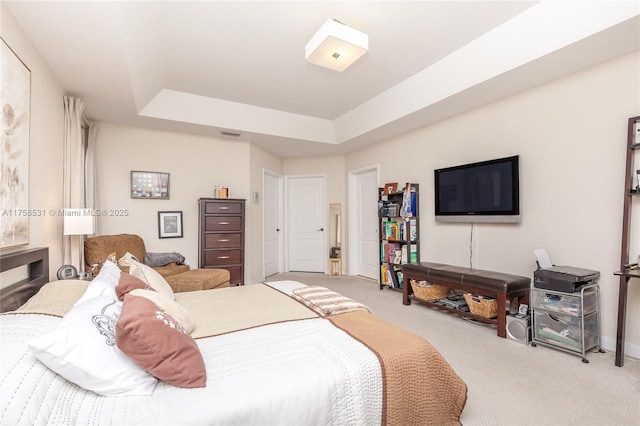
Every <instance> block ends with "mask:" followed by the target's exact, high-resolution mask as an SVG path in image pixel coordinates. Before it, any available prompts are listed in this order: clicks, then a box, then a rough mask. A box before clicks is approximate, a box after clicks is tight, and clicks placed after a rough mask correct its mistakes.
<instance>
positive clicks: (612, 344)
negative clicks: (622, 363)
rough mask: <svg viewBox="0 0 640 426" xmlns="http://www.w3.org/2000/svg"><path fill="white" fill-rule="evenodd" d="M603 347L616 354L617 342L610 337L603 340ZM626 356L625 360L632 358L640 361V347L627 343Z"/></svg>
mask: <svg viewBox="0 0 640 426" xmlns="http://www.w3.org/2000/svg"><path fill="white" fill-rule="evenodd" d="M601 346H602V349H605V350H607V351H611V352H614V353H615V351H616V340H615V339H612V338H610V337H603V338H602V339H601ZM624 356H625V358H626V357H630V358H635V359H640V345H636V344H632V343H625V345H624Z"/></svg>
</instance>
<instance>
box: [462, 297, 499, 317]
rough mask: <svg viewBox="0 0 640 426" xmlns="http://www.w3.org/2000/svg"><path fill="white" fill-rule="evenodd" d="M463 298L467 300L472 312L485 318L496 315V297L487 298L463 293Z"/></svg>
mask: <svg viewBox="0 0 640 426" xmlns="http://www.w3.org/2000/svg"><path fill="white" fill-rule="evenodd" d="M464 300H465V301H466V302H467V305H468V306H469V310H470V311H471V313H472V314H476V315H480V316H481V317H485V318H495V317H497V316H498V301H497V300H496V299H489V298H487V297H484V296H480V295H479V294H471V293H465V294H464Z"/></svg>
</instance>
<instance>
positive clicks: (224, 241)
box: [218, 239, 229, 243]
mask: <svg viewBox="0 0 640 426" xmlns="http://www.w3.org/2000/svg"><path fill="white" fill-rule="evenodd" d="M227 241H229V240H228V239H226V240H218V242H219V243H226V242H227Z"/></svg>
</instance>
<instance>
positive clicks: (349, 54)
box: [304, 19, 369, 71]
mask: <svg viewBox="0 0 640 426" xmlns="http://www.w3.org/2000/svg"><path fill="white" fill-rule="evenodd" d="M368 49H369V36H368V35H366V34H365V33H361V32H360V31H358V30H354V29H353V28H350V27H348V26H346V25H345V24H343V23H342V22H340V21H336V20H335V19H328V20H327V22H325V23H324V25H322V27H320V29H319V30H318V32H317V33H315V35H314V36H313V37H311V40H309V43H307V45H306V46H305V48H304V53H305V58H306V59H307V61H309V62H311V63H312V64H316V65H320V66H322V67H326V68H330V69H332V70H334V71H344V70H345V69H347V67H349V66H350V65H351V64H353V63H354V62H355V61H357V60H358V59H359V58H360V57H361V56H362V55H364V54H365V53H366V52H367V50H368Z"/></svg>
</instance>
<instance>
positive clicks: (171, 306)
mask: <svg viewBox="0 0 640 426" xmlns="http://www.w3.org/2000/svg"><path fill="white" fill-rule="evenodd" d="M129 294H130V295H132V296H138V297H144V298H145V299H148V300H150V301H152V302H153V303H155V304H156V306H158V307H159V308H162V309H163V310H164V311H165V312H166V313H167V314H169V315H171V316H172V317H173V319H174V320H176V321H177V323H178V324H180V325H181V326H182V328H184V329H185V330H186V331H187V333H191V332H192V331H193V329H194V327H195V323H194V322H193V318H191V314H190V313H189V311H187V309H186V308H185V307H184V306H182V305H181V304H179V303H178V302H176V301H175V300H172V299H171V298H170V297H167V296H165V295H164V294H162V293H158V292H157V291H154V290H145V289H141V288H137V289H135V290H131V291H130V292H129Z"/></svg>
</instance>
